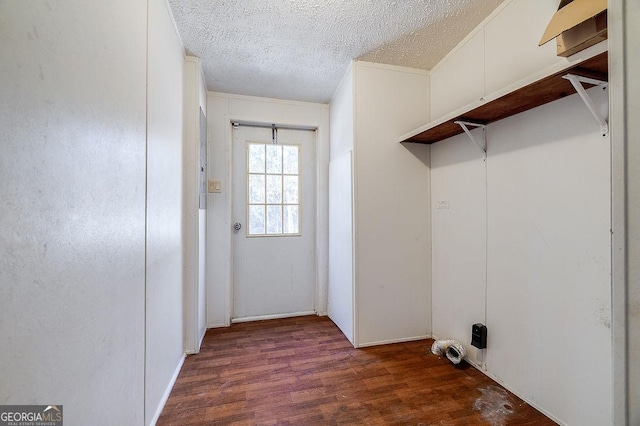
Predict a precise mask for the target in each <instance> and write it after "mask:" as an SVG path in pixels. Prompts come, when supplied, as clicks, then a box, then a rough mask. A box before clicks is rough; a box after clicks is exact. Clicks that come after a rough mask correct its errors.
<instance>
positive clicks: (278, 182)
mask: <svg viewBox="0 0 640 426" xmlns="http://www.w3.org/2000/svg"><path fill="white" fill-rule="evenodd" d="M267 203H269V204H279V203H282V176H281V175H278V176H272V175H267Z"/></svg>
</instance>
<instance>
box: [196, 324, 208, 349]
mask: <svg viewBox="0 0 640 426" xmlns="http://www.w3.org/2000/svg"><path fill="white" fill-rule="evenodd" d="M206 334H207V329H206V328H205V329H204V333H202V336H200V341H199V342H198V352H200V348H201V347H202V342H203V341H204V336H205V335H206Z"/></svg>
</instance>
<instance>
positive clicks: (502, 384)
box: [465, 358, 565, 425]
mask: <svg viewBox="0 0 640 426" xmlns="http://www.w3.org/2000/svg"><path fill="white" fill-rule="evenodd" d="M465 361H467V362H468V363H469V364H470V365H471V366H472V367H473V368H475V369H476V370H478V371H479V372H481V373H482V374H484V375H485V376H487V377H488V378H490V379H491V380H493V381H494V382H496V383H497V384H499V385H500V386H502V387H503V388H505V389H506V390H508V391H509V392H511V393H512V394H514V395H515V396H517V397H518V398H520V399H521V400H523V401H524V402H526V403H527V404H529V405H530V406H532V407H533V408H535V409H536V410H538V411H540V412H541V413H542V414H544V415H545V416H547V417H549V418H550V419H551V420H553V421H554V422H556V423H558V424H559V425H565V423H563V422H561V421H560V420H559V419H558V418H556V417H555V416H554V415H552V414H551V413H549V412H548V411H547V410H545V409H544V408H542V407H540V405H538V404H536V403H535V402H533V401H531V399H530V398H527V397H525V396H524V395H522V394H521V393H520V392H518V391H515V390H513V389H512V388H511V387H509V386H507V385H506V384H505V383H504V382H503V381H502V380H500V379H499V378H498V377H496V376H494V375H493V374H491V373H490V372H489V371H487V370H486V369H484V368H482V367H480V366H479V365H477V364H476V363H475V362H473V361H469V360H468V359H466V358H465Z"/></svg>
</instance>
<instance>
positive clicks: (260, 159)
mask: <svg viewBox="0 0 640 426" xmlns="http://www.w3.org/2000/svg"><path fill="white" fill-rule="evenodd" d="M264 147H265V145H262V144H249V173H264V158H265V157H264Z"/></svg>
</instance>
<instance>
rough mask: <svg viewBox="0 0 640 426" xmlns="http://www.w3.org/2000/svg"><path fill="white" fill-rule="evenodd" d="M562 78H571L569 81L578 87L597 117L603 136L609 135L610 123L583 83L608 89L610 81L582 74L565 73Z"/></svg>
mask: <svg viewBox="0 0 640 426" xmlns="http://www.w3.org/2000/svg"><path fill="white" fill-rule="evenodd" d="M562 78H564V79H566V80H569V82H571V84H572V85H573V87H574V88H575V89H576V92H578V95H580V97H581V98H582V101H583V102H584V104H585V105H586V106H587V108H588V109H589V112H591V115H593V118H595V119H596V122H597V123H598V125H599V126H600V132H601V133H602V137H605V136H607V134H608V133H609V124H608V123H607V120H605V119H604V118H603V117H602V115H600V112H599V111H598V110H597V108H596V106H595V105H594V103H593V101H592V100H591V98H590V97H589V95H588V94H587V91H586V90H585V89H584V86H583V85H582V83H586V84H593V85H594V86H600V87H602V89H606V88H607V86H608V85H609V82H607V81H602V80H596V79H594V78H589V77H582V76H580V75H575V74H567V75H563V76H562Z"/></svg>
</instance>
